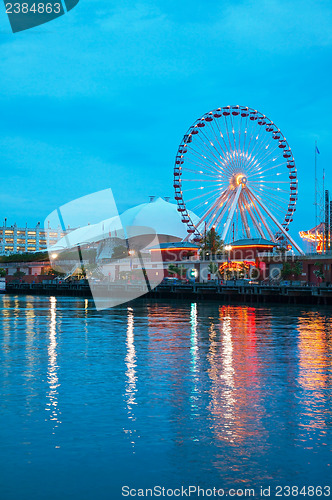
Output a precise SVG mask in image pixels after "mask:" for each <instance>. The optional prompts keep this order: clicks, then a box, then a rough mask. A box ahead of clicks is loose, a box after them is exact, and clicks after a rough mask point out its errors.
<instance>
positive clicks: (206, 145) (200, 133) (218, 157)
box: [196, 131, 222, 162]
mask: <svg viewBox="0 0 332 500" xmlns="http://www.w3.org/2000/svg"><path fill="white" fill-rule="evenodd" d="M202 136H204V137H205V138H206V139H207V140H209V139H208V138H207V137H206V135H205V133H204V132H203V131H200V132H199V133H198V134H197V135H196V137H197V138H198V139H200V141H201V142H202V143H203V144H204V145H205V147H206V149H207V150H208V151H209V152H210V154H212V156H213V157H214V158H215V159H216V160H217V161H218V162H219V161H220V158H222V156H221V154H220V152H219V151H218V150H216V151H217V154H218V156H216V155H215V153H214V152H213V150H212V149H211V147H210V146H209V145H208V144H207V143H206V142H205V141H204V140H203V138H202ZM213 147H214V146H213ZM214 149H215V147H214Z"/></svg>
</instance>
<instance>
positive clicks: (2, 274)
mask: <svg viewBox="0 0 332 500" xmlns="http://www.w3.org/2000/svg"><path fill="white" fill-rule="evenodd" d="M5 276H6V269H3V268H2V267H0V278H4V277H5Z"/></svg>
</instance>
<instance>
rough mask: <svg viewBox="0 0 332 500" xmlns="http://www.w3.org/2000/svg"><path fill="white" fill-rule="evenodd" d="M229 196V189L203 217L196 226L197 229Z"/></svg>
mask: <svg viewBox="0 0 332 500" xmlns="http://www.w3.org/2000/svg"><path fill="white" fill-rule="evenodd" d="M227 194H228V189H227V190H226V191H224V192H223V193H221V195H220V196H219V197H218V198H217V200H216V201H215V202H214V203H213V205H212V206H211V207H210V208H209V209H208V210H207V211H206V212H205V213H204V215H203V216H202V217H201V219H200V220H199V222H198V224H197V226H196V227H197V228H198V227H199V226H200V225H201V224H202V223H203V222H204V221H205V219H206V218H207V217H208V216H209V215H210V213H211V212H213V210H215V209H216V208H217V206H218V204H220V203H222V201H223V199H224V198H226V195H227Z"/></svg>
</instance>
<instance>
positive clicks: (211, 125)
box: [210, 121, 225, 156]
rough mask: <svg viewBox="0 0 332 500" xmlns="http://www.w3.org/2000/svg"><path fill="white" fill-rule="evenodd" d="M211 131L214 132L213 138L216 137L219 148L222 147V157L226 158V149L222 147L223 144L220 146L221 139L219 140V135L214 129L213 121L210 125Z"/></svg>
mask: <svg viewBox="0 0 332 500" xmlns="http://www.w3.org/2000/svg"><path fill="white" fill-rule="evenodd" d="M215 123H217V122H215ZM210 129H211V130H212V132H213V136H214V138H215V140H216V141H217V143H218V146H219V147H220V151H221V153H222V155H224V156H225V151H224V148H223V147H222V145H221V144H220V142H219V139H218V134H217V133H216V131H215V129H214V126H213V121H212V122H211V124H210Z"/></svg>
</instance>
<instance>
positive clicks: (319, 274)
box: [314, 262, 325, 281]
mask: <svg viewBox="0 0 332 500" xmlns="http://www.w3.org/2000/svg"><path fill="white" fill-rule="evenodd" d="M314 265H315V267H317V268H318V269H315V270H314V275H315V276H316V278H318V279H321V280H322V281H323V280H324V279H325V274H324V271H323V264H321V263H320V262H315V264H314Z"/></svg>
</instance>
